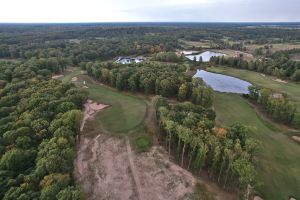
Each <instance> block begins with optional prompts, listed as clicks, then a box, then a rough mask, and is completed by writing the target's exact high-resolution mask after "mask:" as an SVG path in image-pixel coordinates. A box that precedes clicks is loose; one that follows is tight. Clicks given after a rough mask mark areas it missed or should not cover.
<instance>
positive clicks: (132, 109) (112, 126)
mask: <svg viewBox="0 0 300 200" xmlns="http://www.w3.org/2000/svg"><path fill="white" fill-rule="evenodd" d="M80 80H81V81H82V80H85V81H86V84H87V86H88V87H89V88H87V89H85V90H86V91H88V93H89V98H90V99H92V100H94V101H96V102H99V103H102V104H107V105H110V107H109V108H107V109H104V110H103V111H101V113H100V114H99V115H98V116H97V119H99V122H101V124H102V126H103V128H104V129H105V130H107V131H109V132H112V133H127V132H129V131H132V130H133V129H136V128H138V127H139V126H142V125H143V122H144V119H145V116H146V112H147V104H146V102H145V100H143V99H141V98H139V97H136V96H133V95H130V94H127V93H124V92H120V91H117V90H115V89H113V88H109V87H107V86H104V85H100V84H97V83H95V82H93V81H91V80H90V78H88V77H87V76H81V77H80Z"/></svg>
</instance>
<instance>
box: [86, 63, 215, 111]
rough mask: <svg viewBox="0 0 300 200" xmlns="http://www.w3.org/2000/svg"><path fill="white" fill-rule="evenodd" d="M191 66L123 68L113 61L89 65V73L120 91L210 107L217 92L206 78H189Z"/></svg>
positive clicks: (137, 65)
mask: <svg viewBox="0 0 300 200" xmlns="http://www.w3.org/2000/svg"><path fill="white" fill-rule="evenodd" d="M189 67H190V66H189V65H186V64H183V65H180V64H167V63H152V62H142V63H138V64H130V65H122V64H117V63H111V62H105V63H101V62H95V63H93V62H89V63H87V64H86V65H84V68H85V69H86V70H87V72H88V74H89V75H90V76H92V77H94V78H95V79H97V80H98V81H100V82H102V83H105V84H108V85H110V86H112V87H116V88H117V89H119V90H129V91H132V92H142V93H146V94H157V95H162V96H164V97H173V98H174V97H175V98H178V99H179V100H181V101H185V100H191V101H192V102H193V103H195V104H199V105H202V106H210V105H211V104H212V99H213V91H212V89H211V88H210V87H208V86H207V85H206V84H205V83H204V82H203V80H202V79H200V78H195V79H192V77H191V76H188V75H185V72H186V70H187V69H188V68H189Z"/></svg>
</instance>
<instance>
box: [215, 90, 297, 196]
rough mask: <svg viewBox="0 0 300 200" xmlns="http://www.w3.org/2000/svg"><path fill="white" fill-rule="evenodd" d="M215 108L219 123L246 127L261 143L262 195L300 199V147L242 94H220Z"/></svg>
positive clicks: (260, 176)
mask: <svg viewBox="0 0 300 200" xmlns="http://www.w3.org/2000/svg"><path fill="white" fill-rule="evenodd" d="M214 107H215V109H216V113H217V123H218V124H221V125H225V126H229V125H231V124H232V123H234V122H240V123H243V124H246V125H247V126H248V127H249V128H250V133H251V135H252V136H253V137H254V138H256V139H258V140H259V141H261V143H262V152H261V155H260V156H259V158H258V162H257V165H258V175H259V176H258V177H259V179H260V180H261V181H262V182H264V185H262V186H261V187H260V188H259V193H261V195H263V197H264V199H272V200H276V199H278V200H282V199H288V197H289V195H295V196H296V197H297V198H300V190H299V186H300V168H299V166H300V146H299V145H298V144H297V143H295V142H294V141H292V140H291V139H290V137H289V136H288V135H285V133H284V132H283V130H281V129H280V128H279V127H277V126H276V125H275V124H271V123H270V122H268V121H265V120H264V119H263V118H262V117H261V116H260V115H259V114H258V113H256V111H255V109H254V108H253V107H252V106H251V105H250V104H249V103H248V102H247V100H245V99H243V98H242V97H241V96H239V95H234V94H224V93H216V95H215V101H214Z"/></svg>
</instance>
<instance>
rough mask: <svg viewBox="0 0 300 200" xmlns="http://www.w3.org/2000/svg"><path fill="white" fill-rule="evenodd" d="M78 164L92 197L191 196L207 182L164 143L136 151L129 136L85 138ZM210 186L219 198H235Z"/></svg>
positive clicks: (147, 199) (146, 199)
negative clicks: (171, 156)
mask: <svg viewBox="0 0 300 200" xmlns="http://www.w3.org/2000/svg"><path fill="white" fill-rule="evenodd" d="M74 165H75V172H74V173H75V178H76V180H77V182H78V183H79V184H80V185H81V186H82V187H83V189H84V191H85V192H86V193H87V199H90V200H96V199H97V200H98V199H99V200H102V199H114V200H126V199H131V200H181V199H191V197H192V194H193V193H194V187H195V185H196V184H197V183H198V182H200V183H202V182H203V181H202V180H199V179H196V178H195V177H194V176H193V175H192V174H191V173H190V172H188V171H187V170H185V169H183V168H181V167H180V166H178V165H176V164H175V163H173V162H171V161H170V160H169V156H168V153H167V152H166V151H165V150H164V149H163V147H161V146H154V147H152V148H151V150H150V151H149V152H146V153H142V154H136V153H134V152H133V151H131V147H130V144H129V140H128V139H125V138H115V137H111V136H109V135H106V134H100V135H98V136H96V137H94V138H88V137H83V138H82V139H81V141H80V144H79V147H78V154H77V159H76V160H75V163H74ZM206 189H207V191H208V192H210V193H212V194H213V196H214V198H215V199H216V200H223V199H226V200H230V199H234V198H232V196H230V195H228V194H227V193H225V192H223V191H221V190H220V189H218V188H217V186H215V185H212V184H208V185H206Z"/></svg>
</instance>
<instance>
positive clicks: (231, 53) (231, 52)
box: [212, 49, 255, 61]
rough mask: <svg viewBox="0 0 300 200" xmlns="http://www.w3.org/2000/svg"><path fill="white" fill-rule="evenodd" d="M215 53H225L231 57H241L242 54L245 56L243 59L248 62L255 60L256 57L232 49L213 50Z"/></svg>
mask: <svg viewBox="0 0 300 200" xmlns="http://www.w3.org/2000/svg"><path fill="white" fill-rule="evenodd" d="M212 51H214V52H220V53H224V54H226V55H227V56H229V57H239V56H240V54H243V58H244V59H245V60H247V61H251V60H255V57H254V56H253V55H252V54H250V53H246V52H243V51H237V50H231V49H215V50H212Z"/></svg>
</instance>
